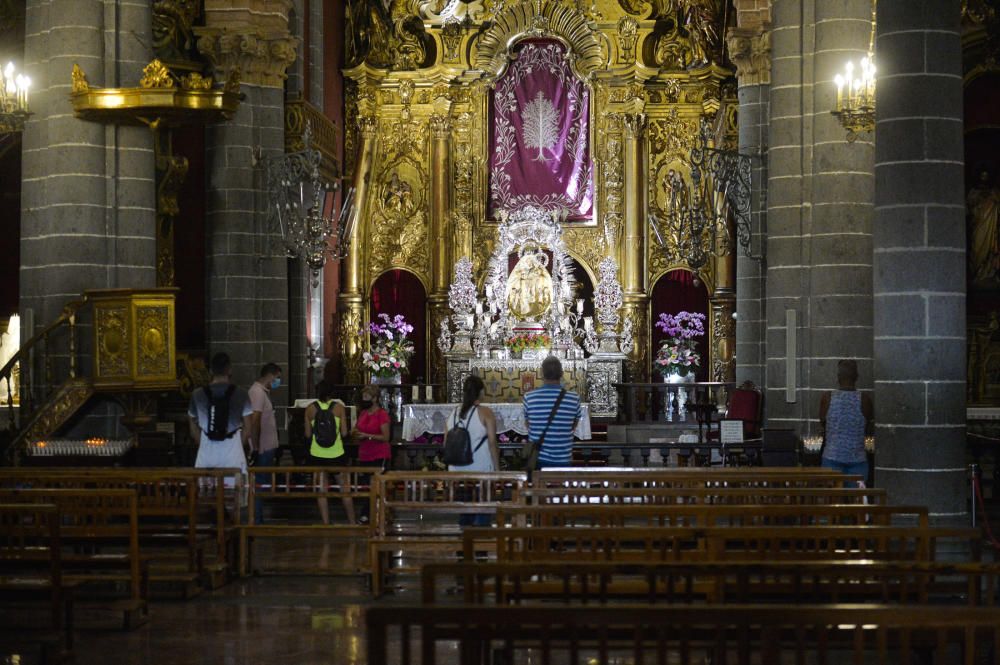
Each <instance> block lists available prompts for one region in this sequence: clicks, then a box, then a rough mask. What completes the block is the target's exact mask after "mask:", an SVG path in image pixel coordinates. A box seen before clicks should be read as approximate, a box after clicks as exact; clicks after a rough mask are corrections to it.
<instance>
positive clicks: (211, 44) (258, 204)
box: [197, 0, 300, 403]
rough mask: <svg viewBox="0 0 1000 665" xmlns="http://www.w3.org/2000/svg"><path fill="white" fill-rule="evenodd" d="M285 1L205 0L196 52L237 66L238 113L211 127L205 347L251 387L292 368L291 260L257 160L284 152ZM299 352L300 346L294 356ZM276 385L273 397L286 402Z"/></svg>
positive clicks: (290, 54) (227, 67)
mask: <svg viewBox="0 0 1000 665" xmlns="http://www.w3.org/2000/svg"><path fill="white" fill-rule="evenodd" d="M290 6H291V3H290V1H289V0H206V3H205V27H203V28H199V29H198V30H197V34H198V36H199V39H198V50H199V51H200V52H201V53H202V54H203V55H205V56H206V57H207V58H208V59H209V60H210V61H211V62H212V64H213V65H214V67H215V70H216V76H217V77H218V78H220V79H221V78H224V77H226V76H228V74H229V72H230V71H232V70H233V69H234V68H239V70H240V72H241V77H240V78H241V81H242V82H243V85H242V92H243V94H244V95H245V98H244V100H243V102H242V103H241V104H240V108H239V111H238V112H237V114H236V116H235V117H234V118H233V119H232V120H231V121H229V122H227V123H222V124H219V125H216V126H214V127H210V128H209V130H208V140H207V149H206V158H207V162H208V173H209V182H208V188H209V199H208V210H207V217H208V228H209V229H210V230H211V231H210V233H211V236H210V238H209V249H208V262H209V271H208V272H209V292H210V293H209V296H210V297H209V303H210V305H209V312H208V316H207V319H208V327H209V347H210V349H211V351H212V352H217V351H226V352H227V353H229V354H230V356H231V357H232V359H233V378H234V380H235V381H237V382H238V383H240V384H241V385H248V384H249V383H250V382H252V381H253V380H254V379H255V378H256V375H257V372H258V370H259V369H260V366H261V365H262V364H263V363H265V362H269V361H273V362H276V363H278V364H279V365H281V366H282V367H284V368H287V367H288V366H289V363H288V361H289V321H288V296H289V291H288V260H287V258H286V257H285V254H284V250H283V246H282V243H281V237H280V233H279V230H278V228H277V226H276V225H275V224H274V223H273V221H272V220H271V218H270V210H269V203H268V195H267V192H266V191H265V189H264V188H265V186H266V184H265V182H264V169H263V164H262V163H261V161H260V160H262V159H268V158H274V157H280V156H281V155H282V154H283V152H284V90H283V86H284V80H285V71H286V69H287V68H288V66H289V65H290V64H291V63H292V62H293V61H294V60H295V47H296V40H295V39H294V38H293V37H291V35H290V34H289V31H288V20H287V15H288V9H289V8H290ZM299 351H300V350H298V349H297V350H296V352H297V353H298V352H299ZM286 397H287V394H286V393H285V392H284V390H279V392H278V393H277V395H276V396H275V398H276V399H275V401H276V403H282V402H285V401H286Z"/></svg>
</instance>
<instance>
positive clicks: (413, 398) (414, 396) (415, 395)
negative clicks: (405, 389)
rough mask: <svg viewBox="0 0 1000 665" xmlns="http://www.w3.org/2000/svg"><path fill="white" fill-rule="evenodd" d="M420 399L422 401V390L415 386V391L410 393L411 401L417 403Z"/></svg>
mask: <svg viewBox="0 0 1000 665" xmlns="http://www.w3.org/2000/svg"><path fill="white" fill-rule="evenodd" d="M418 399H420V388H418V387H417V386H413V390H411V391H410V401H411V402H416V401H417V400H418Z"/></svg>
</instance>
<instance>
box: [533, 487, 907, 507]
mask: <svg viewBox="0 0 1000 665" xmlns="http://www.w3.org/2000/svg"><path fill="white" fill-rule="evenodd" d="M521 498H522V500H523V503H524V504H526V505H547V504H586V505H603V504H661V503H666V504H676V503H706V504H726V505H735V504H755V505H756V504H780V505H800V504H808V505H815V504H829V503H837V504H852V503H861V504H863V503H869V504H872V503H877V504H884V503H886V501H887V494H886V491H885V489H881V488H878V489H856V488H845V487H819V488H817V487H791V488H770V487H766V488H749V487H725V488H705V487H691V488H664V487H638V488H622V487H617V488H602V487H598V488H579V487H573V488H549V489H535V488H528V489H525V490H522V491H521Z"/></svg>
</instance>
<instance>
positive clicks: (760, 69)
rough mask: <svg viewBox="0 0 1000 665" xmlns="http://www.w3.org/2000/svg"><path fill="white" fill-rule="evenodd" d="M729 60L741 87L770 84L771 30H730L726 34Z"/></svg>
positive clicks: (766, 28) (765, 27)
mask: <svg viewBox="0 0 1000 665" xmlns="http://www.w3.org/2000/svg"><path fill="white" fill-rule="evenodd" d="M726 46H727V47H728V48H729V58H730V60H732V61H733V64H734V65H736V78H737V79H738V80H739V84H740V85H741V86H744V85H768V84H770V83H771V30H770V26H769V25H767V26H762V27H761V28H759V29H748V28H731V29H730V30H729V32H728V33H726Z"/></svg>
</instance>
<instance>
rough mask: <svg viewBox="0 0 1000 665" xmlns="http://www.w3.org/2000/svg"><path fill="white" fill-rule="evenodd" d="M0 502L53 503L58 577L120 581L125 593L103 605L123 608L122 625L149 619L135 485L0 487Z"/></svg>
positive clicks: (128, 627) (76, 580)
mask: <svg viewBox="0 0 1000 665" xmlns="http://www.w3.org/2000/svg"><path fill="white" fill-rule="evenodd" d="M0 502H3V503H38V504H52V505H55V506H57V507H58V509H59V519H60V529H61V544H62V547H63V548H65V551H64V552H63V553H62V557H61V565H62V568H63V575H62V576H63V579H64V580H67V581H70V582H74V583H77V584H81V585H86V584H89V585H97V584H100V585H105V586H107V585H108V584H109V583H110V584H112V585H118V584H125V585H126V586H127V589H128V591H127V596H126V598H124V599H119V600H115V601H114V602H112V603H110V604H107V605H106V607H108V608H109V609H111V610H113V611H116V612H121V613H122V628H123V629H125V630H131V629H133V628H136V627H138V626H140V625H142V624H143V623H145V622H146V621H147V620H148V618H149V607H148V598H149V586H148V582H149V569H148V558H147V559H144V558H143V557H142V555H141V553H140V551H139V519H138V502H137V497H136V493H135V490H124V489H117V490H107V489H52V488H50V489H15V490H8V489H0ZM26 556H27V555H26Z"/></svg>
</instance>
